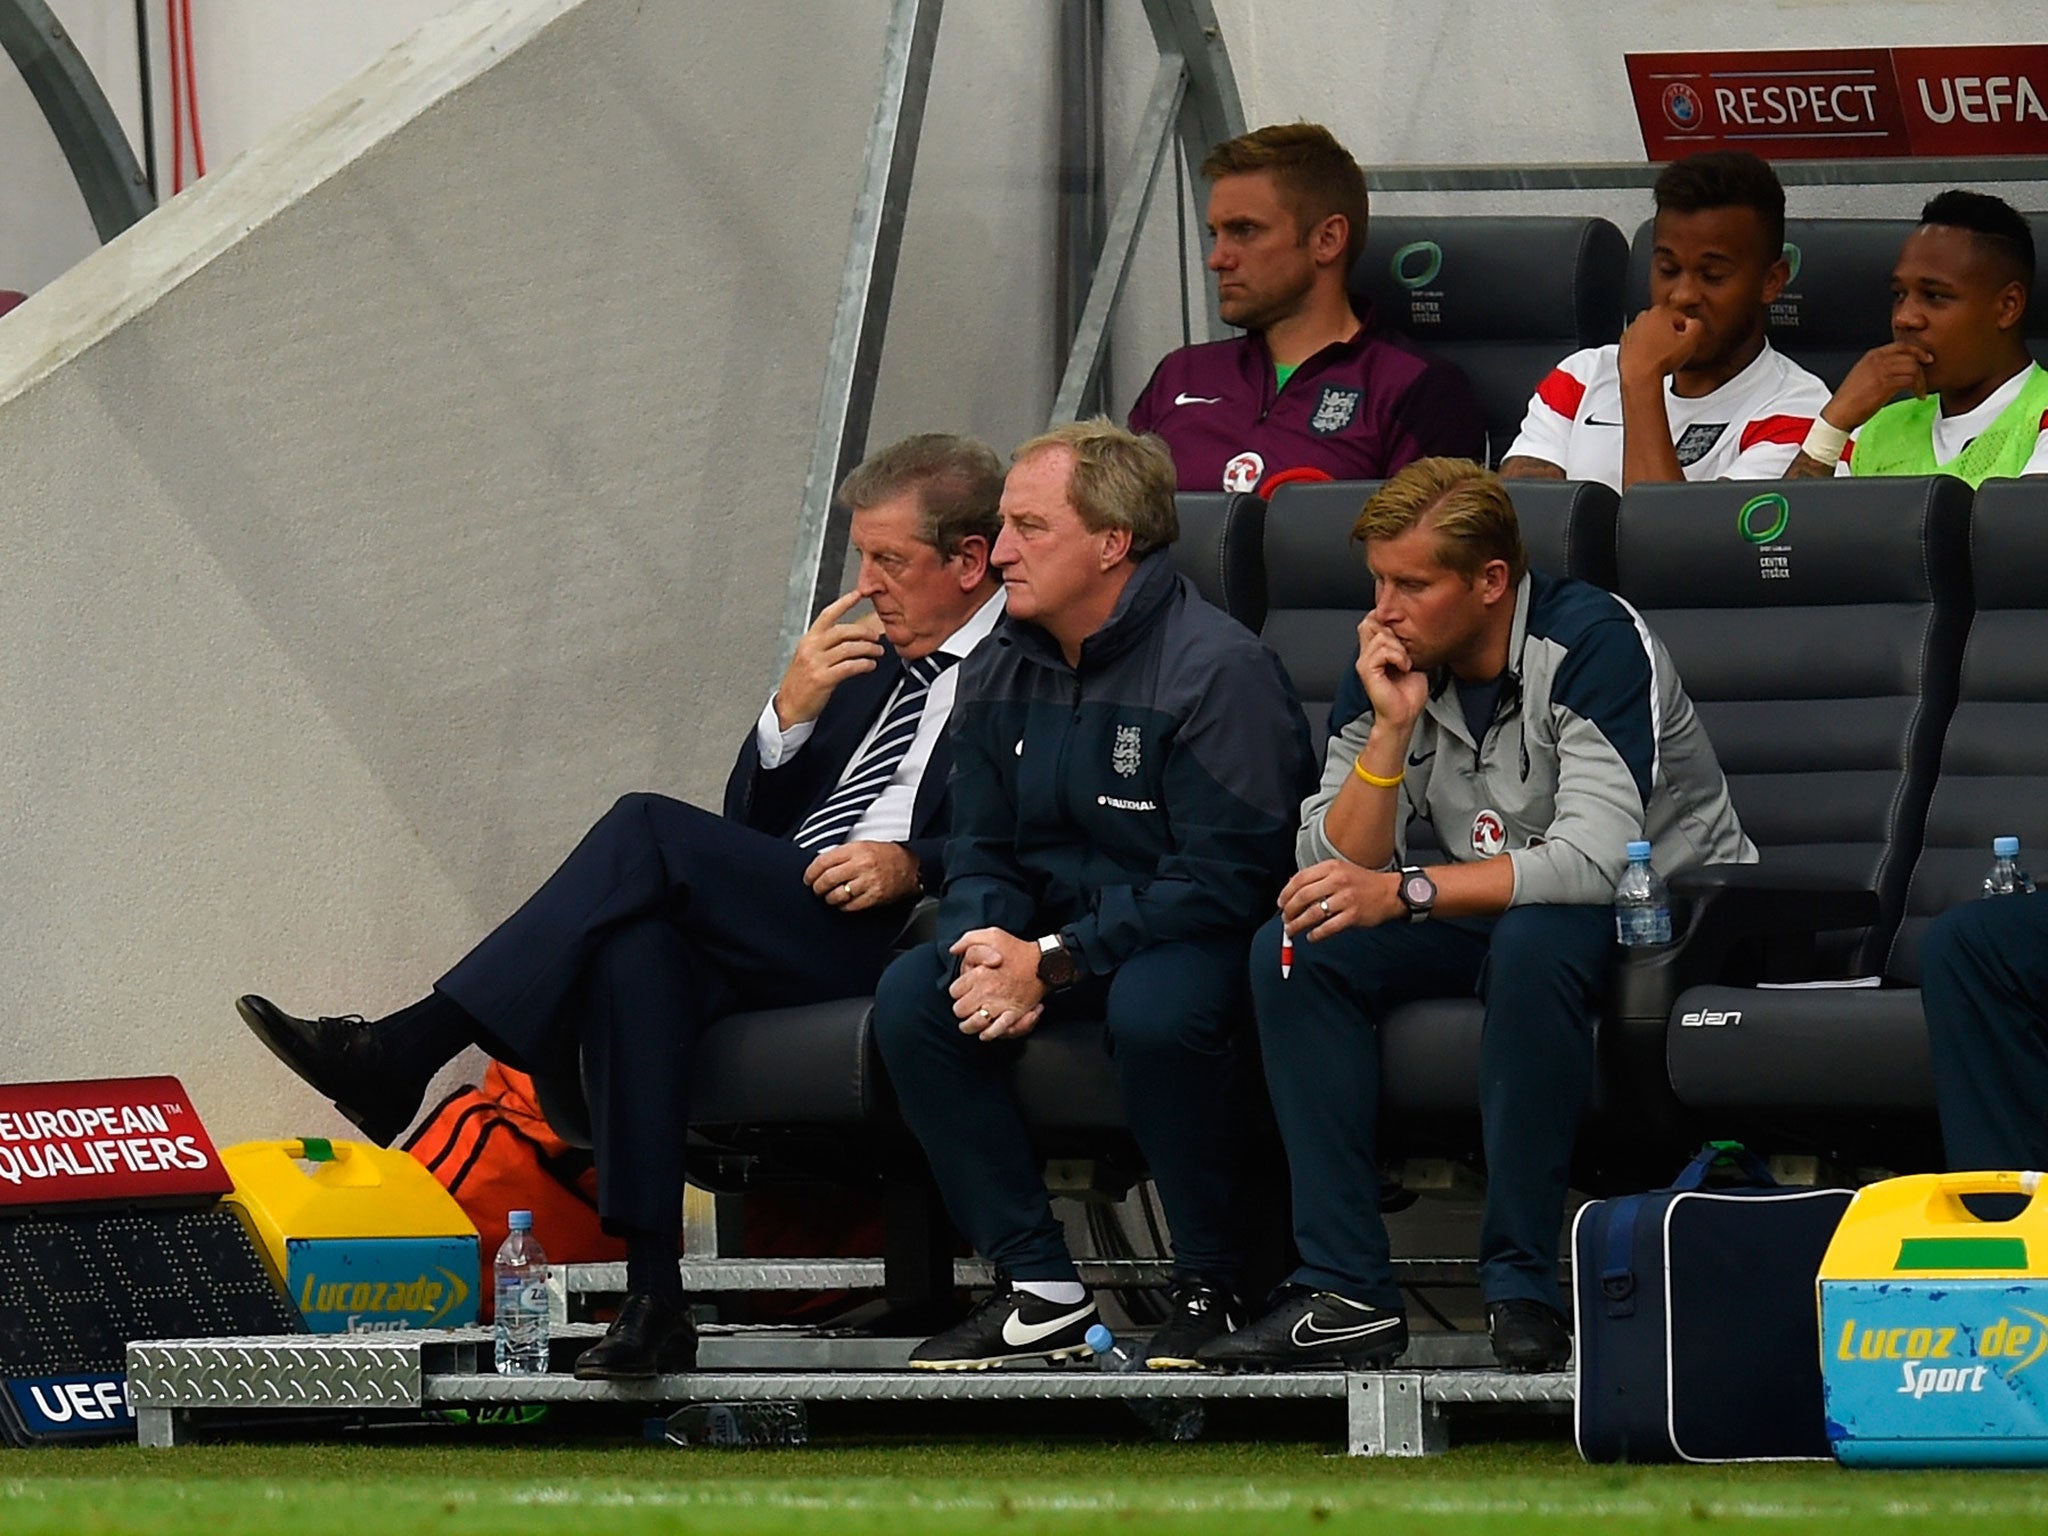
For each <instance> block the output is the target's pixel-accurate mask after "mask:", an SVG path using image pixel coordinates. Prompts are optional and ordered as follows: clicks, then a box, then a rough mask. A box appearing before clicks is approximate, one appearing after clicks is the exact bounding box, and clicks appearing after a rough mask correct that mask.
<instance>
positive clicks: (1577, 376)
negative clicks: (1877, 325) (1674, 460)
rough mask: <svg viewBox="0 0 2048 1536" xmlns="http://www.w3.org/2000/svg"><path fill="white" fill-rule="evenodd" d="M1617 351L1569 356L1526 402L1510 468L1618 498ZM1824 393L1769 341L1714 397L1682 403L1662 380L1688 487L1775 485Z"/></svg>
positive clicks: (1666, 409)
mask: <svg viewBox="0 0 2048 1536" xmlns="http://www.w3.org/2000/svg"><path fill="white" fill-rule="evenodd" d="M1619 352H1620V348H1619V347H1614V346H1606V347H1588V348H1586V349H1585V350H1584V351H1582V352H1574V353H1573V354H1572V355H1571V356H1570V357H1567V358H1566V359H1565V360H1564V361H1563V362H1561V363H1559V364H1558V365H1557V366H1556V367H1555V368H1553V369H1551V370H1550V372H1549V373H1548V374H1547V375H1545V376H1544V379H1543V382H1542V383H1540V384H1538V385H1537V386H1536V393H1535V394H1534V395H1533V396H1531V397H1530V400H1529V410H1528V413H1527V414H1526V415H1525V416H1524V417H1523V418H1522V430H1521V431H1520V433H1519V434H1517V436H1516V438H1515V441H1514V445H1513V446H1512V447H1511V448H1509V449H1508V454H1507V456H1508V457H1509V458H1516V457H1522V458H1532V459H1540V460H1542V461H1543V462H1545V463H1548V464H1554V465H1556V466H1557V467H1558V468H1559V469H1561V470H1563V471H1564V478H1565V479H1567V480H1598V481H1600V482H1602V483H1603V484H1606V485H1610V486H1612V487H1614V489H1615V490H1617V491H1618V490H1620V489H1622V473H1621V451H1622V416H1621V369H1620V364H1619V361H1618V355H1619ZM1828 394H1829V391H1828V387H1827V385H1825V384H1823V383H1822V382H1821V381H1820V379H1819V378H1817V377H1816V376H1815V375H1813V374H1811V373H1809V372H1807V370H1806V369H1804V368H1802V367H1800V366H1799V365H1798V364H1797V363H1795V362H1793V361H1792V359H1791V358H1789V357H1787V356H1785V355H1784V353H1782V352H1779V351H1778V350H1777V349H1776V348H1774V347H1773V346H1772V345H1771V344H1770V343H1769V342H1768V341H1766V342H1765V343H1764V344H1763V349H1762V350H1761V351H1760V352H1758V353H1757V355H1756V357H1755V358H1754V359H1753V360H1752V361H1751V362H1750V364H1749V366H1748V367H1746V368H1744V369H1743V370H1742V371H1741V372H1740V373H1738V374H1736V375H1735V376H1734V377H1733V378H1732V379H1729V380H1728V381H1727V382H1726V383H1725V384H1723V385H1721V386H1720V388H1718V389H1716V390H1713V391H1712V392H1711V393H1708V394H1704V395H1698V396H1693V397H1688V396H1685V395H1681V394H1679V393H1678V392H1677V391H1676V390H1675V389H1673V387H1672V380H1671V379H1670V378H1666V379H1665V380H1664V412H1665V415H1666V417H1667V419H1668V420H1669V422H1670V426H1671V444H1672V448H1673V449H1674V450H1675V451H1676V453H1677V455H1678V464H1679V468H1680V469H1681V470H1682V471H1683V473H1684V475H1685V478H1686V479H1688V480H1775V479H1778V478H1780V477H1782V476H1783V475H1784V473H1785V471H1786V470H1787V469H1788V468H1790V467H1791V464H1792V460H1793V458H1794V457H1795V456H1796V455H1797V454H1798V452H1799V445H1800V443H1801V442H1803V441H1804V440H1805V438H1806V433H1807V430H1808V429H1809V428H1810V427H1812V425H1813V418H1814V417H1815V416H1816V415H1817V414H1818V413H1819V411H1820V408H1821V407H1822V406H1823V405H1826V404H1827V402H1828Z"/></svg>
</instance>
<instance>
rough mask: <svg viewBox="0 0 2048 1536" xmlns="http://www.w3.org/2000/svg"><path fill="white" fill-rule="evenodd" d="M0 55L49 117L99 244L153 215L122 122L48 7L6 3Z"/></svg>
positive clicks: (1, 0)
mask: <svg viewBox="0 0 2048 1536" xmlns="http://www.w3.org/2000/svg"><path fill="white" fill-rule="evenodd" d="M0 48H4V49H6V50H7V56H8V57H9V58H10V59H12V60H13V61H14V67H15V69H16V70H18V71H19V72H20V74H21V78H22V81H23V82H24V83H25V84H26V85H27V86H28V88H29V90H30V92H31V93H33V95H34V96H35V98H36V105H37V106H39V107H41V108H42V109H43V116H44V118H46V119H47V120H48V122H49V124H50V132H51V133H53V134H55V135H56V137H57V147H58V148H59V149H61V150H63V151H64V158H65V159H66V160H67V161H69V162H70V164H71V174H72V176H73V177H74V178H75V179H76V180H77V182H78V190H79V193H80V194H81V195H82V196H83V197H84V198H85V206H86V211H87V212H89V213H90V214H91V215H92V223H93V228H94V229H96V230H98V231H99V237H100V240H101V242H102V243H104V242H106V241H108V240H111V239H113V238H114V236H116V235H118V234H120V233H121V231H122V230H124V229H126V228H127V227H128V226H129V225H131V224H133V223H134V222H135V221H136V220H137V219H139V218H141V217H142V216H143V215H144V214H145V213H148V212H149V211H150V210H151V209H152V208H154V207H155V206H156V202H155V199H154V198H152V197H151V195H150V191H149V178H148V177H147V176H145V175H144V174H143V171H142V167H141V166H139V165H137V164H136V163H135V151H134V150H133V149H131V148H130V147H129V144H128V135H127V134H125V133H123V132H122V131H121V121H120V119H119V118H117V117H115V116H114V109H113V108H112V107H111V106H109V105H108V104H107V98H106V93H105V92H103V91H102V90H101V89H100V83H99V81H97V80H96V79H94V78H93V73H92V69H91V68H90V66H88V65H87V64H86V62H85V59H84V57H83V56H82V55H81V54H80V53H79V51H78V49H77V47H76V45H75V44H73V43H72V41H71V36H70V34H69V33H67V32H66V31H65V30H64V28H63V27H62V26H60V25H59V24H58V21H57V18H56V17H55V16H53V15H51V14H50V8H49V6H48V5H46V4H45V3H44V0H0Z"/></svg>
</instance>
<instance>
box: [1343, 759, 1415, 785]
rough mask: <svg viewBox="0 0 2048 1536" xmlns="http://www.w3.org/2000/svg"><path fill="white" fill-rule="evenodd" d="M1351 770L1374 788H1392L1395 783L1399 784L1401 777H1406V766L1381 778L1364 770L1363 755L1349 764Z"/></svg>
mask: <svg viewBox="0 0 2048 1536" xmlns="http://www.w3.org/2000/svg"><path fill="white" fill-rule="evenodd" d="M1351 771H1352V772H1353V773H1355V774H1357V775H1358V776H1359V777H1360V778H1361V779H1363V780H1365V782H1366V783H1368V784H1370V785H1371V786H1372V787H1373V788H1374V789H1392V788H1393V787H1394V786H1395V785H1396V784H1399V783H1400V782H1401V781H1402V780H1403V779H1405V778H1407V777H1408V770H1407V769H1406V768H1403V769H1402V770H1401V771H1400V772H1399V773H1397V774H1395V775H1394V776H1393V777H1392V778H1391V779H1383V778H1381V777H1380V776H1379V775H1378V774H1376V773H1368V772H1366V768H1365V758H1364V757H1363V756H1361V757H1360V758H1359V759H1358V761H1357V762H1355V763H1353V764H1352V765H1351Z"/></svg>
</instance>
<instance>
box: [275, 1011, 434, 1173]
mask: <svg viewBox="0 0 2048 1536" xmlns="http://www.w3.org/2000/svg"><path fill="white" fill-rule="evenodd" d="M235 1011H236V1012H237V1013H239V1014H240V1015H241V1016H242V1022H243V1023H244V1024H246V1025H248V1026H249V1028H250V1031H251V1032H252V1033H254V1035H255V1036H256V1038H257V1039H258V1040H261V1041H262V1042H263V1043H264V1044H265V1045H267V1046H269V1047H270V1051H271V1054H272V1055H273V1056H275V1057H276V1058H277V1059H278V1060H279V1061H281V1062H283V1063H284V1064H285V1065H286V1066H288V1067H290V1068H291V1069H292V1070H293V1071H294V1072H296V1073H298V1075H299V1076H300V1077H302V1078H304V1079H305V1080H306V1081H307V1082H308V1083H310V1084H311V1085H312V1086H313V1088H314V1089H315V1090H317V1091H318V1092H319V1093H321V1094H323V1095H324V1096H326V1097H327V1098H329V1099H331V1100H333V1101H334V1107H335V1108H336V1109H338V1110H340V1111H341V1112H342V1114H344V1115H346V1116H347V1117H348V1118H349V1119H350V1120H351V1121H353V1122H354V1123H355V1124H357V1125H359V1126H361V1127H362V1130H363V1134H364V1135H365V1136H367V1137H369V1138H370V1140H372V1141H374V1142H376V1143H377V1145H378V1146H380V1147H388V1146H390V1145H391V1143H392V1142H394V1141H396V1140H397V1139H398V1137H399V1135H400V1133H401V1132H403V1131H404V1130H405V1128H406V1127H407V1126H408V1125H411V1124H412V1122H413V1117H414V1116H415V1115H417V1114H418V1113H419V1112H420V1101H421V1099H423V1098H425V1097H426V1086H427V1085H426V1084H425V1083H420V1082H413V1081H411V1080H410V1079H408V1078H403V1077H399V1076H397V1075H396V1074H394V1073H393V1072H392V1071H391V1070H390V1068H389V1066H388V1065H387V1064H386V1063H384V1062H383V1061H381V1060H380V1059H379V1057H380V1053H379V1051H378V1050H377V1048H376V1046H375V1044H374V1043H373V1041H372V1039H371V1036H370V1033H369V1030H368V1028H367V1027H366V1026H365V1025H364V1023H363V1021H362V1020H361V1019H360V1018H343V1019H331V1018H330V1019H295V1018H293V1017H292V1016H291V1015H290V1014H288V1013H286V1012H285V1011H284V1010H283V1009H282V1008H280V1007H278V1006H277V1004H275V1003H273V1002H271V1001H270V1000H269V999H268V998H263V997H257V996H256V995H255V994H254V993H251V994H250V995H248V996H247V997H240V998H237V999H235Z"/></svg>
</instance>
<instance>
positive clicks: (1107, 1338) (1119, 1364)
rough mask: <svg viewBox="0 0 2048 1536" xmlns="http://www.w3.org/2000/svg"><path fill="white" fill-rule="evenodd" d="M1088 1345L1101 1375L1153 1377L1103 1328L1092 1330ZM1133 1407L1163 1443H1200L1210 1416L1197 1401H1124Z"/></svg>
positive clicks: (1141, 1361) (1088, 1337)
mask: <svg viewBox="0 0 2048 1536" xmlns="http://www.w3.org/2000/svg"><path fill="white" fill-rule="evenodd" d="M1086 1342H1087V1345H1088V1347H1089V1348H1090V1349H1092V1350H1094V1351H1095V1368H1096V1369H1097V1370H1099V1371H1114V1372H1117V1373H1119V1374H1122V1373H1125V1372H1129V1373H1132V1374H1135V1375H1140V1376H1143V1375H1149V1374H1150V1372H1148V1371H1147V1370H1146V1368H1145V1362H1144V1361H1143V1360H1140V1359H1138V1358H1137V1357H1136V1356H1135V1355H1133V1354H1132V1353H1131V1352H1130V1351H1129V1350H1127V1349H1125V1348H1124V1347H1123V1345H1121V1344H1119V1343H1117V1341H1116V1335H1115V1334H1113V1333H1111V1332H1110V1331H1109V1330H1108V1329H1107V1328H1105V1327H1104V1326H1103V1325H1102V1324H1100V1323H1097V1324H1096V1325H1095V1326H1094V1327H1093V1328H1090V1329H1089V1330H1088V1332H1087V1335H1086ZM1124 1401H1125V1402H1127V1403H1129V1404H1130V1405H1131V1412H1133V1413H1135V1414H1136V1415H1137V1416H1138V1417H1139V1418H1140V1419H1142V1420H1144V1422H1145V1424H1146V1427H1147V1428H1149V1429H1150V1430H1151V1431H1152V1433H1153V1434H1155V1435H1157V1436H1158V1437H1159V1438H1160V1439H1161V1440H1198V1439H1200V1438H1201V1435H1202V1425H1203V1423H1204V1421H1205V1420H1206V1418H1207V1415H1206V1414H1205V1413H1204V1412H1203V1411H1202V1400H1201V1399H1200V1398H1197V1397H1129V1398H1125V1399H1124Z"/></svg>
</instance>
